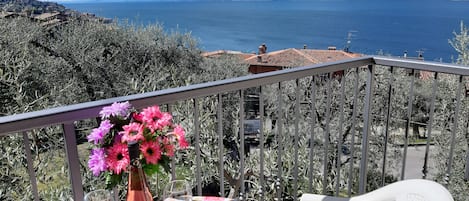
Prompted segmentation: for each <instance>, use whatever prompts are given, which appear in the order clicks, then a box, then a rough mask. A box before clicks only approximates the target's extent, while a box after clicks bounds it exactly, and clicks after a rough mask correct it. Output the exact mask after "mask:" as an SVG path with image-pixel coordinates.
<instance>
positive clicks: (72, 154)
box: [62, 122, 84, 200]
mask: <svg viewBox="0 0 469 201" xmlns="http://www.w3.org/2000/svg"><path fill="white" fill-rule="evenodd" d="M62 126H63V131H64V138H65V151H66V152H67V162H68V170H69V176H70V183H71V184H72V193H73V199H74V200H83V196H84V195H83V185H82V181H81V173H80V167H81V165H80V161H79V157H78V149H77V139H76V134H75V125H74V124H73V122H68V123H64V124H63V125H62Z"/></svg>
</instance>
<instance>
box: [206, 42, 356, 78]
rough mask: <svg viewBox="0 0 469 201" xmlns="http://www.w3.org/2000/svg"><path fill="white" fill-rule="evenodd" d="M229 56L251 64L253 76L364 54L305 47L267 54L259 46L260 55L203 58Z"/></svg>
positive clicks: (263, 48)
mask: <svg viewBox="0 0 469 201" xmlns="http://www.w3.org/2000/svg"><path fill="white" fill-rule="evenodd" d="M227 54H229V55H234V56H238V57H239V58H240V59H242V60H243V61H244V62H245V63H247V64H249V68H248V71H249V72H250V73H253V74H257V73H265V72H270V71H276V70H282V69H285V68H293V67H298V66H307V65H313V64H319V63H327V62H333V61H340V60H344V59H351V58H357V57H360V56H362V54H357V53H351V52H345V51H342V50H337V49H336V48H335V47H329V48H328V49H327V50H318V49H306V47H305V48H303V49H296V48H289V49H283V50H278V51H273V52H267V46H265V44H262V45H261V46H259V53H258V54H254V53H242V52H236V51H226V50H218V51H213V52H205V53H203V54H202V56H204V57H217V56H221V55H227Z"/></svg>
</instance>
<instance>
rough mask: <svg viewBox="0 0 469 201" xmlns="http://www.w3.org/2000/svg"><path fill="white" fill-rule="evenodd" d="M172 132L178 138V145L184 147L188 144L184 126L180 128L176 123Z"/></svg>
mask: <svg viewBox="0 0 469 201" xmlns="http://www.w3.org/2000/svg"><path fill="white" fill-rule="evenodd" d="M173 132H174V134H176V137H177V139H178V143H179V147H181V148H182V149H185V148H187V147H188V146H189V143H188V142H187V140H186V137H185V133H186V132H185V131H184V128H182V127H181V126H180V125H177V126H176V128H174V131H173Z"/></svg>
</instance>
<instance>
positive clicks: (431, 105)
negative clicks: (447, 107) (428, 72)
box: [422, 72, 438, 179]
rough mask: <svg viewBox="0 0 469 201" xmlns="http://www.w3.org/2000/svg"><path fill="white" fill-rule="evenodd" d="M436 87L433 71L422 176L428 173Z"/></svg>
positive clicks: (436, 81)
mask: <svg viewBox="0 0 469 201" xmlns="http://www.w3.org/2000/svg"><path fill="white" fill-rule="evenodd" d="M437 88H438V73H437V72H435V77H434V79H433V86H432V101H431V103H430V119H429V120H428V124H427V145H426V147H425V157H424V162H423V169H422V178H423V179H426V178H427V173H428V170H427V169H428V155H429V152H430V142H431V140H432V128H433V119H434V117H433V115H434V113H435V99H436V89H437Z"/></svg>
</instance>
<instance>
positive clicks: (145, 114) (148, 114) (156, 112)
mask: <svg viewBox="0 0 469 201" xmlns="http://www.w3.org/2000/svg"><path fill="white" fill-rule="evenodd" d="M141 114H142V120H143V122H144V123H147V124H149V125H152V124H155V123H156V121H158V119H160V118H161V117H163V114H162V113H161V111H160V107H158V106H157V105H155V106H152V107H147V108H145V109H143V111H142V113H141Z"/></svg>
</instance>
